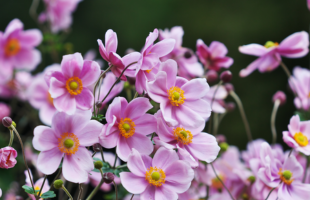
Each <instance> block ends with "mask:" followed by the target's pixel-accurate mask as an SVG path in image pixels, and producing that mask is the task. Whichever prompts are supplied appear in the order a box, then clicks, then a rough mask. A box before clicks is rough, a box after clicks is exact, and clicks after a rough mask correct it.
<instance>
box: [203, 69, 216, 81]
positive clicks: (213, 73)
mask: <svg viewBox="0 0 310 200" xmlns="http://www.w3.org/2000/svg"><path fill="white" fill-rule="evenodd" d="M206 79H207V82H208V83H213V82H215V81H217V79H218V74H217V72H216V71H215V70H209V71H207V73H206Z"/></svg>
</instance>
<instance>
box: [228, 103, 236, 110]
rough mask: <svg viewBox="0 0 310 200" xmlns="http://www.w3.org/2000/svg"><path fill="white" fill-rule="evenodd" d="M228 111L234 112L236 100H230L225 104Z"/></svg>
mask: <svg viewBox="0 0 310 200" xmlns="http://www.w3.org/2000/svg"><path fill="white" fill-rule="evenodd" d="M225 108H226V110H227V112H232V111H233V110H235V108H236V104H235V103H234V102H228V103H226V106H225Z"/></svg>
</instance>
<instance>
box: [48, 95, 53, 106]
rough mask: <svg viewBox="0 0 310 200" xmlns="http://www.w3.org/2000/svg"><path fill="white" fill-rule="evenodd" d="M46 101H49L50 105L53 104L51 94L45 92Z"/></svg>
mask: <svg viewBox="0 0 310 200" xmlns="http://www.w3.org/2000/svg"><path fill="white" fill-rule="evenodd" d="M47 101H48V103H50V104H51V105H52V106H54V99H53V98H52V96H51V94H50V93H49V92H47Z"/></svg>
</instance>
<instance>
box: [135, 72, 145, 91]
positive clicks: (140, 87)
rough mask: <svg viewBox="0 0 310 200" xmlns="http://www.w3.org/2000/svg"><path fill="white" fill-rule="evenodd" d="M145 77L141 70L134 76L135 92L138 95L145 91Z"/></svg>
mask: <svg viewBox="0 0 310 200" xmlns="http://www.w3.org/2000/svg"><path fill="white" fill-rule="evenodd" d="M146 84H147V81H146V76H145V75H144V72H143V71H142V70H139V72H138V73H137V75H136V83H135V86H136V91H137V92H138V93H139V94H142V93H143V91H144V90H146Z"/></svg>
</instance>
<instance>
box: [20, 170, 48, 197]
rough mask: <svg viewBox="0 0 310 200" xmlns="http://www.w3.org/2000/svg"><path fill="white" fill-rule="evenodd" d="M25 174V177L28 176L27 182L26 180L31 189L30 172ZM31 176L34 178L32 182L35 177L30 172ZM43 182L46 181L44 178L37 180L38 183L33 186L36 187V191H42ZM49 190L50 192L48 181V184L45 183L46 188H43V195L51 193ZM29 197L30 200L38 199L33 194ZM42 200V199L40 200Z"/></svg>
mask: <svg viewBox="0 0 310 200" xmlns="http://www.w3.org/2000/svg"><path fill="white" fill-rule="evenodd" d="M24 174H25V176H26V180H25V182H26V185H27V186H29V187H31V182H30V178H29V174H28V171H27V170H25V172H24ZM30 175H31V178H32V180H33V176H32V173H31V171H30ZM43 181H44V178H40V179H39V180H37V181H36V182H35V183H34V185H33V186H34V189H35V190H40V189H41V187H42V184H43ZM49 190H50V185H49V184H48V180H46V182H45V184H44V186H43V188H42V191H41V195H42V194H43V193H45V192H47V191H49ZM38 194H39V192H38V193H37V195H38ZM28 196H29V197H30V199H32V200H36V197H35V196H34V195H33V194H28ZM40 199H41V200H42V198H40Z"/></svg>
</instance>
